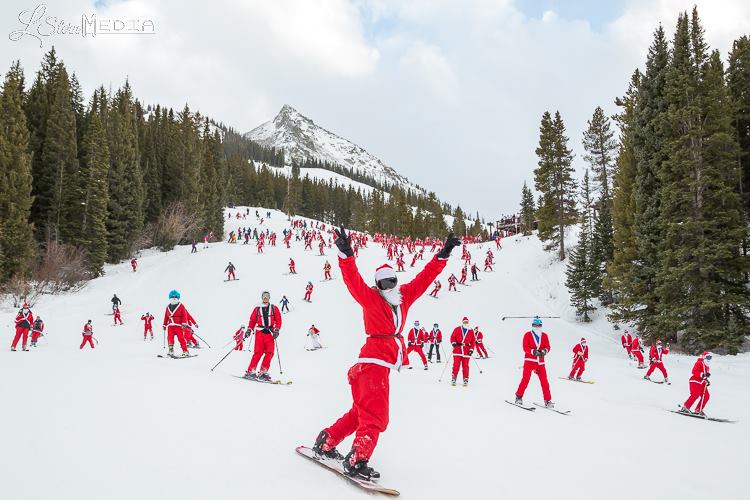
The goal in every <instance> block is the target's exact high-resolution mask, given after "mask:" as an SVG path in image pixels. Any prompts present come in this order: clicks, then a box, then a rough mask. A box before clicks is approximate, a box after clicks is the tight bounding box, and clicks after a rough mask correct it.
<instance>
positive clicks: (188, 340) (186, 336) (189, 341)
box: [182, 328, 198, 344]
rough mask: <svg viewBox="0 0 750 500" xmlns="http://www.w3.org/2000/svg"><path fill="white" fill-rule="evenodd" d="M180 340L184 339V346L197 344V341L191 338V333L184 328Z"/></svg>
mask: <svg viewBox="0 0 750 500" xmlns="http://www.w3.org/2000/svg"><path fill="white" fill-rule="evenodd" d="M182 338H184V339H185V343H186V344H197V343H198V341H197V340H195V337H194V336H193V331H192V330H189V329H187V328H185V329H184V330H183V331H182Z"/></svg>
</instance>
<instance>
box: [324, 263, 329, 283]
mask: <svg viewBox="0 0 750 500" xmlns="http://www.w3.org/2000/svg"><path fill="white" fill-rule="evenodd" d="M323 279H324V280H326V281H327V280H330V279H331V263H330V262H328V261H326V263H325V264H323Z"/></svg>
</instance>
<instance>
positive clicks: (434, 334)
mask: <svg viewBox="0 0 750 500" xmlns="http://www.w3.org/2000/svg"><path fill="white" fill-rule="evenodd" d="M427 338H428V340H429V341H430V350H429V351H427V361H428V362H429V363H432V348H433V347H434V348H435V352H436V353H437V362H438V363H440V344H442V342H443V332H441V331H440V327H439V326H438V324H437V323H435V324H434V325H432V330H430V334H429V335H428V337H427Z"/></svg>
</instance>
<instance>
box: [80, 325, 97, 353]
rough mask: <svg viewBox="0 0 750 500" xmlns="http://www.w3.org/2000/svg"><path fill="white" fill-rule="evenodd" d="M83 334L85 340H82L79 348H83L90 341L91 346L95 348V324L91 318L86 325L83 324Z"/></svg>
mask: <svg viewBox="0 0 750 500" xmlns="http://www.w3.org/2000/svg"><path fill="white" fill-rule="evenodd" d="M81 335H83V340H82V341H81V345H80V347H78V348H79V349H83V346H85V345H86V343H88V344H89V345H90V346H91V348H92V349H93V348H94V341H93V338H94V326H93V325H92V324H91V320H88V321H87V322H86V324H85V325H83V332H82V333H81Z"/></svg>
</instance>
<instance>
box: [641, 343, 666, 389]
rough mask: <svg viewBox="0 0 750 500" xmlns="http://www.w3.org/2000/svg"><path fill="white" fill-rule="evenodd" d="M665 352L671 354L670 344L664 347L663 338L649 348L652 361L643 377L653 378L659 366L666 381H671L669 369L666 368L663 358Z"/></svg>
mask: <svg viewBox="0 0 750 500" xmlns="http://www.w3.org/2000/svg"><path fill="white" fill-rule="evenodd" d="M665 354H669V344H667V346H666V347H662V345H661V340H657V341H656V344H654V345H652V346H651V349H649V352H648V360H649V361H650V362H651V365H650V366H649V367H648V371H647V372H646V374H645V375H644V376H643V378H645V379H646V380H651V374H652V373H654V370H656V369H657V368H658V369H659V371H660V372H661V373H662V375H664V382H666V383H669V378H668V377H667V369H666V368H664V362H662V360H661V357H662V356H664V355H665Z"/></svg>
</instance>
